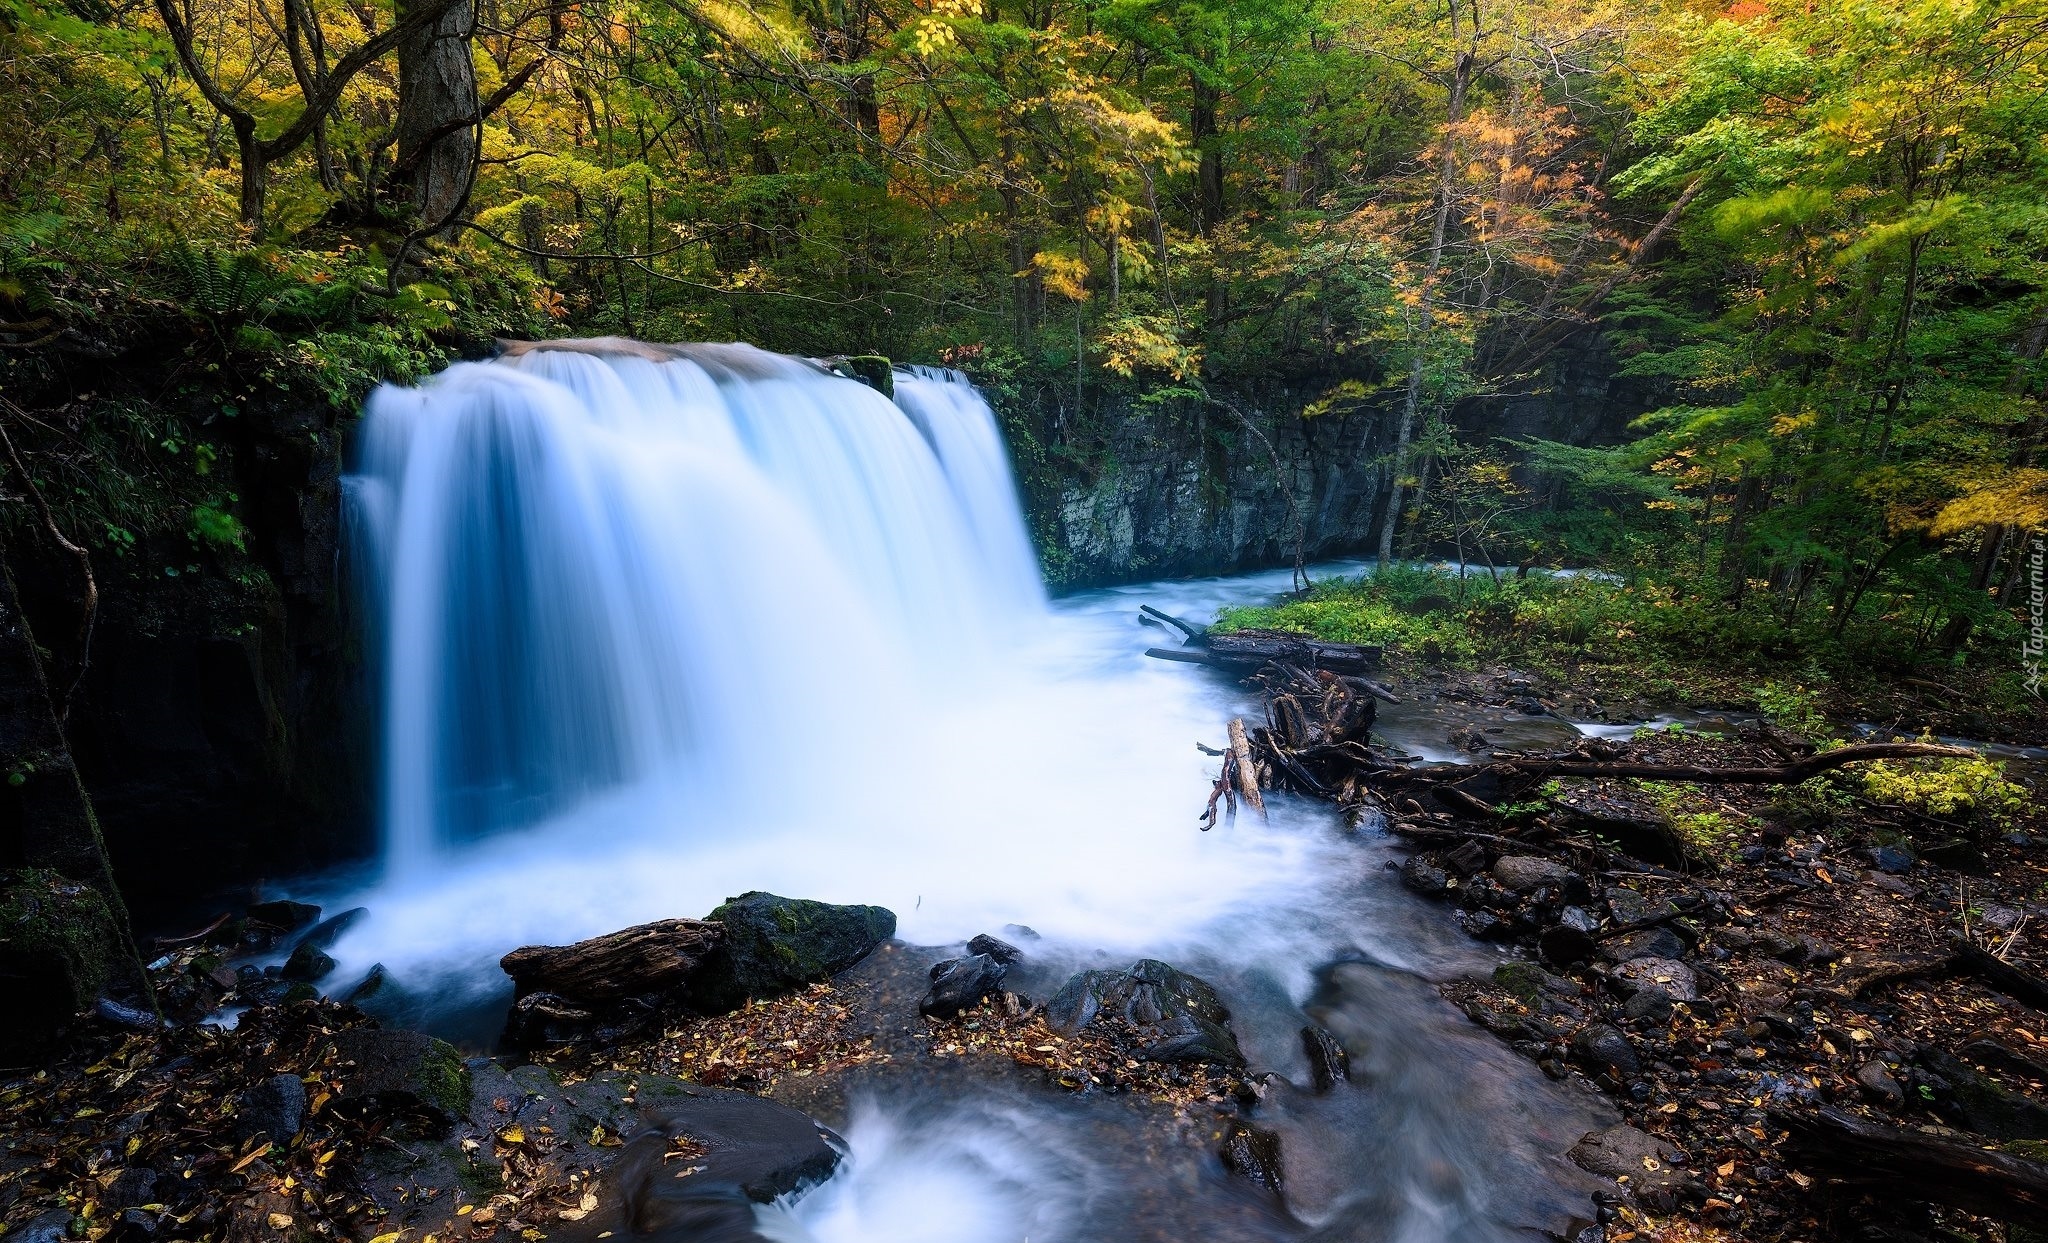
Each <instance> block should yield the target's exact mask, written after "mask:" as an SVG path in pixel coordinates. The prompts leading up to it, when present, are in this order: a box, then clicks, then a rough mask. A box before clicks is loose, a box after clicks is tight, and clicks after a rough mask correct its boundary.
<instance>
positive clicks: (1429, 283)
mask: <svg viewBox="0 0 2048 1243" xmlns="http://www.w3.org/2000/svg"><path fill="white" fill-rule="evenodd" d="M1473 33H1474V34H1475V35H1476V34H1477V33H1478V32H1477V31H1474V32H1473ZM1451 37H1452V38H1454V39H1455V38H1457V37H1458V6H1457V5H1455V4H1453V5H1452V6H1451ZM1472 69H1473V61H1472V56H1471V54H1470V53H1468V52H1460V53H1459V54H1458V63H1457V66H1456V68H1454V69H1453V70H1452V71H1451V97H1450V101H1449V104H1448V106H1447V107H1446V109H1445V114H1446V116H1445V121H1444V129H1443V144H1444V149H1443V154H1442V156H1441V157H1440V158H1439V159H1438V160H1437V186H1436V219H1435V221H1434V222H1433V223H1432V225H1431V227H1430V234H1429V262H1428V264H1427V265H1426V266H1425V267H1424V268H1423V272H1422V292H1421V296H1420V298H1419V299H1418V300H1417V302H1416V306H1415V319H1414V321H1413V322H1414V329H1413V332H1412V333H1411V334H1410V337H1409V349H1410V357H1409V359H1408V387H1407V391H1406V392H1405V393H1404V394H1403V395H1402V398H1401V424H1400V427H1399V428H1398V429H1397V431H1396V432H1395V435H1394V460H1393V465H1392V467H1391V468H1390V469H1389V470H1388V472H1387V474H1388V478H1387V511H1386V517H1385V518H1384V519H1383V520H1382V521H1381V523H1380V549H1379V564H1380V565H1381V566H1382V567H1384V566H1385V565H1386V564H1387V563H1388V562H1389V561H1391V560H1393V558H1394V532H1395V531H1396V530H1398V529H1399V527H1400V524H1401V478H1402V476H1404V475H1405V474H1407V472H1408V445H1409V442H1411V441H1412V440H1414V438H1415V420H1416V418H1417V416H1418V415H1419V414H1420V413H1421V411H1422V381H1423V376H1424V375H1425V373H1426V371H1427V363H1428V354H1429V330H1430V327H1431V325H1432V324H1433V322H1434V320H1435V310H1436V284H1437V279H1438V277H1439V276H1441V275H1442V273H1443V266H1444V239H1445V237H1446V236H1447V235H1448V234H1449V232H1450V227H1451V207H1452V204H1453V200H1454V199H1455V197H1456V195H1455V192H1456V189H1457V176H1458V158H1457V151H1456V150H1455V149H1454V148H1453V147H1452V145H1451V127H1452V126H1454V125H1456V124H1457V123H1458V122H1459V121H1461V120H1463V119H1464V118H1465V94H1466V91H1467V90H1469V89H1470V87H1471V84H1472Z"/></svg>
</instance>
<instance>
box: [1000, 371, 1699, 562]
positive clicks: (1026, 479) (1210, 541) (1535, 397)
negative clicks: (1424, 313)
mask: <svg viewBox="0 0 2048 1243" xmlns="http://www.w3.org/2000/svg"><path fill="white" fill-rule="evenodd" d="M1614 373H1615V360H1614V358H1613V357H1612V355H1611V353H1610V352H1609V350H1608V348H1607V345H1606V342H1605V341H1604V339H1602V338H1599V337H1588V338H1585V339H1584V340H1582V341H1580V342H1578V343H1576V344H1573V345H1571V346H1569V347H1567V348H1564V349H1560V350H1559V351H1557V352H1556V353H1555V354H1554V355H1553V358H1552V360H1551V362H1550V364H1549V365H1548V367H1547V369H1546V370H1545V372H1544V373H1543V374H1541V375H1539V376H1536V377H1532V378H1531V379H1530V380H1529V381H1527V382H1526V383H1523V384H1520V385H1509V386H1508V390H1509V391H1507V392H1506V393H1504V394H1502V395H1500V396H1496V397H1492V398H1488V399H1485V400H1475V401H1470V402H1467V403H1465V404H1464V405H1463V406H1461V407H1460V408H1459V409H1458V411H1457V412H1456V417H1455V422H1456V423H1457V425H1458V427H1459V429H1460V431H1461V432H1462V433H1463V434H1464V435H1465V437H1466V438H1468V439H1491V438H1493V437H1500V436H1508V437H1539V438H1542V439H1548V440H1561V441H1567V442H1570V443H1573V444H1581V445H1586V444H1611V443H1614V442H1616V441H1618V440H1620V439H1622V438H1623V436H1624V435H1625V434H1626V430H1627V426H1628V423H1629V421H1630V420H1631V419H1633V418H1635V417H1636V416H1637V415H1639V414H1641V413H1643V412H1644V411H1646V410H1649V409H1651V408H1653V407H1654V406H1655V405H1656V404H1658V401H1659V398H1660V394H1659V392H1658V390H1657V388H1656V386H1655V385H1654V384H1652V383H1649V382H1645V381H1637V380H1631V379H1628V378H1625V377H1617V376H1616V375H1615V374H1614ZM1326 387H1327V385H1322V384H1315V383H1306V384H1301V385H1297V386H1293V387H1291V388H1283V387H1277V386H1276V387H1273V388H1269V389H1265V390H1262V391H1254V392H1250V393H1246V394H1242V395H1240V396H1237V397H1235V398H1233V402H1232V404H1233V405H1235V406H1236V407H1237V408H1238V409H1239V410H1241V411H1243V412H1244V413H1245V414H1246V415H1247V416H1249V417H1251V418H1252V419H1253V420H1254V421H1255V422H1256V423H1257V425H1258V426H1259V428H1260V429H1261V430H1262V431H1263V432H1264V433H1265V437H1266V440H1265V441H1264V442H1262V441H1260V440H1259V439H1258V438H1257V437H1256V436H1254V435H1252V434H1251V433H1250V432H1248V431H1247V430H1246V429H1245V428H1244V426H1243V424H1242V423H1241V422H1240V421H1239V420H1238V419H1237V418H1236V417H1235V416H1233V415H1232V414H1230V413H1229V412H1228V411H1226V410H1224V409H1221V408H1218V407H1215V406H1201V407H1195V406H1191V405H1181V406H1175V407H1157V408H1149V409H1147V408H1142V407H1139V406H1136V405H1134V404H1126V405H1123V406H1121V407H1118V406H1116V405H1114V403H1113V402H1108V401H1105V406H1106V407H1107V408H1106V409H1101V410H1097V411H1096V412H1095V417H1093V418H1092V419H1091V420H1089V422H1090V425H1091V426H1094V427H1100V428H1105V429H1107V430H1106V431H1102V432H1098V433H1095V434H1094V435H1093V436H1090V435H1087V434H1079V435H1074V436H1072V437H1070V438H1067V439H1065V440H1061V437H1060V431H1061V429H1060V428H1059V427H1058V425H1057V424H1056V423H1053V422H1052V421H1051V420H1048V419H1046V418H1044V417H1043V416H1042V415H1040V416H1039V417H1037V418H1030V417H1027V416H1024V415H1019V414H1018V413H1016V412H1009V414H1010V421H1011V422H1012V433H1013V439H1014V437H1015V434H1016V432H1017V430H1018V427H1017V424H1018V423H1019V422H1022V423H1023V424H1024V425H1025V426H1026V427H1028V428H1029V429H1030V434H1032V435H1034V436H1037V437H1039V438H1041V439H1043V440H1046V441H1054V440H1061V443H1062V451H1061V452H1058V453H1055V454H1050V455H1042V456H1036V457H1034V456H1032V455H1029V454H1020V455H1019V462H1018V465H1019V473H1020V476H1021V478H1022V482H1023V485H1024V493H1025V498H1026V505H1027V508H1028V509H1029V511H1030V517H1031V524H1032V531H1033V534H1034V535H1035V536H1036V537H1037V540H1038V542H1039V546H1040V549H1041V557H1042V560H1043V561H1044V564H1045V566H1046V572H1047V577H1048V579H1049V580H1050V581H1051V582H1052V583H1053V585H1054V586H1055V588H1056V589H1075V588H1082V587H1089V586H1099V585H1104V584H1109V583H1121V582H1141V581H1145V580H1148V579H1157V578H1170V577H1181V576H1190V575H1202V574H1221V573H1230V572H1233V571H1242V570H1250V569H1257V568H1263V567H1268V566H1275V565H1285V564H1287V563H1288V562H1290V561H1291V560H1292V559H1293V555H1294V552H1293V542H1294V536H1293V531H1294V527H1295V518H1294V511H1293V510H1292V509H1290V507H1289V505H1288V502H1287V493H1286V492H1285V491H1283V489H1282V486H1281V481H1282V480H1284V481H1285V484H1286V486H1287V488H1288V489H1291V491H1292V493H1293V495H1294V497H1295V498H1296V502H1297V504H1298V506H1299V510H1300V522H1301V526H1302V528H1303V535H1304V537H1303V541H1302V542H1303V552H1304V554H1305V556H1306V558H1307V559H1308V560H1309V561H1311V562H1313V561H1317V560H1324V559H1329V558H1335V557H1342V556H1348V555H1356V554H1361V553H1370V552H1371V551H1372V550H1373V549H1374V548H1375V547H1376V545H1377V534H1378V530H1379V523H1380V510H1381V506H1382V505H1383V503H1384V498H1383V492H1384V488H1385V481H1384V475H1385V459H1386V457H1387V455H1388V454H1389V453H1390V452H1391V450H1392V446H1393V441H1394V435H1395V430H1396V422H1395V420H1396V419H1397V418H1398V413H1399V406H1398V401H1399V394H1398V392H1395V391H1387V392H1385V393H1383V394H1382V398H1381V401H1380V402H1379V403H1378V404H1377V405H1375V406H1372V407H1369V408H1367V409H1365V410H1361V411H1358V412H1356V413H1350V414H1342V415H1337V414H1326V415H1322V416H1319V417H1315V418H1302V417H1301V416H1300V411H1301V410H1302V408H1303V407H1304V406H1305V405H1306V404H1308V402H1309V401H1311V400H1312V399H1313V398H1314V397H1315V396H1316V395H1317V394H1318V393H1320V392H1321V391H1323V389H1324V388H1326ZM1047 404H1049V402H1048V403H1047ZM1032 413H1036V412H1032ZM1268 444H1270V451H1269V449H1268ZM1276 457H1277V459H1278V469H1277V470H1276V468H1275V459H1276Z"/></svg>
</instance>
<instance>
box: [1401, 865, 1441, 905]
mask: <svg viewBox="0 0 2048 1243" xmlns="http://www.w3.org/2000/svg"><path fill="white" fill-rule="evenodd" d="M1401 883H1402V884H1403V885H1406V886H1407V887H1408V888H1410V889H1412V890H1414V891H1415V892H1416V893H1419V894H1421V895H1423V896H1424V897H1428V898H1438V897H1442V896H1443V895H1444V894H1445V893H1447V892H1449V890H1450V887H1451V878H1450V876H1449V875H1448V874H1447V873H1446V872H1445V871H1444V870H1443V869H1442V868H1440V867H1437V866H1436V865H1435V864H1433V863H1431V862H1430V861H1429V860H1428V859H1426V858H1424V857H1423V856H1421V855H1410V856H1409V857H1408V861H1407V862H1405V863H1403V864H1402V865H1401Z"/></svg>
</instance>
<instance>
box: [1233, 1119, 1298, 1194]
mask: <svg viewBox="0 0 2048 1243" xmlns="http://www.w3.org/2000/svg"><path fill="white" fill-rule="evenodd" d="M1220 1155H1221V1156H1222V1158H1223V1168H1225V1169H1227V1170H1229V1171H1230V1172H1231V1173H1233V1174H1236V1175H1237V1176H1238V1177H1240V1178H1246V1179H1249V1180H1251V1181H1252V1182H1254V1183H1256V1184H1258V1185H1259V1186H1261V1187H1264V1188H1265V1189H1266V1190H1267V1191H1270V1192H1274V1193H1276V1194H1277V1193H1278V1192H1279V1190H1280V1185H1281V1183H1282V1182H1284V1181H1285V1179H1284V1177H1283V1176H1282V1172H1281V1167H1280V1137H1279V1136H1277V1135H1275V1134H1273V1133H1272V1132H1271V1131H1266V1130H1262V1129H1260V1128H1258V1127H1255V1126H1252V1125H1251V1124H1249V1123H1246V1122H1238V1121H1233V1122H1232V1123H1231V1124H1230V1131H1229V1133H1228V1134H1227V1135H1225V1136H1224V1139H1223V1151H1222V1153H1221V1154H1220Z"/></svg>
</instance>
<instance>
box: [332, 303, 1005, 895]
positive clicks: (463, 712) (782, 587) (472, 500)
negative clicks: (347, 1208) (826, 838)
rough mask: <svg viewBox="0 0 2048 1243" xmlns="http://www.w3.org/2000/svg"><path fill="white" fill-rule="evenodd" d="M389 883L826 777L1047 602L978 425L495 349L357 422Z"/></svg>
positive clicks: (804, 391)
mask: <svg viewBox="0 0 2048 1243" xmlns="http://www.w3.org/2000/svg"><path fill="white" fill-rule="evenodd" d="M347 491H348V497H349V502H350V508H351V530H352V532H353V533H354V538H355V541H356V543H357V546H358V548H357V551H358V560H359V563H360V565H361V567H362V570H363V574H364V576H365V577H366V578H367V579H368V583H367V590H368V594H369V604H370V612H371V613H372V615H373V617H374V618H375V619H376V624H375V627H374V631H375V634H374V639H373V642H374V651H375V655H376V661H377V664H378V666H379V668H380V672H381V677H380V692H381V703H382V707H381V716H382V722H381V723H382V729H381V735H382V740H383V743H382V745H383V757H382V759H383V774H382V782H383V785H382V798H381V811H382V816H383V820H384V824H385V832H386V854H387V861H388V865H389V867H390V869H391V870H392V871H393V873H394V874H399V875H403V874H405V873H406V872H408V871H412V870H417V869H419V868H421V867H423V866H425V865H426V864H428V863H429V862H430V861H431V860H432V859H433V858H434V857H435V856H436V855H437V854H438V853H439V852H441V851H443V850H445V849H446V848H448V847H449V846H451V845H453V844H455V843H459V842H461V841H464V840H467V839H470V838H474V837H477V836H481V835H484V834H488V833H491V832H494V831H497V830H501V829H505V828H512V827H518V826H521V825H525V824H530V823H534V822H537V821H539V820H542V819H545V818H547V817H550V816H553V815H555V814H557V813H560V812H562V811H564V810H566V809H567V808H569V807H571V806H573V805H575V804H577V803H579V802H582V801H584V800H586V799H588V798H590V797H592V796H595V795H598V794H601V793H603V792H604V791H607V790H610V789H614V788H617V787H620V786H622V785H627V784H635V783H665V784H669V785H672V786H674V787H675V789H676V790H677V791H678V792H679V794H680V795H682V796H683V797H684V799H685V800H686V803H687V806H688V807H689V809H690V811H691V812H692V813H694V814H698V815H702V816H706V817H715V816H717V815H718V814H719V813H720V811H721V809H722V808H723V807H729V806H731V805H736V804H737V803H738V802H740V801H744V802H745V803H746V804H747V805H748V806H749V807H751V808H756V809H758V808H759V806H760V805H761V803H762V802H763V801H764V800H767V801H772V800H774V799H775V798H776V797H777V796H778V792H781V791H787V790H788V789H789V788H790V785H791V783H790V782H789V781H788V780H787V779H786V772H787V769H786V765H787V764H788V762H789V757H791V756H801V757H805V761H806V763H807V764H809V765H812V767H809V768H807V769H806V772H805V782H804V783H800V784H812V785H815V783H816V782H818V781H821V780H822V781H830V780H832V779H833V774H832V773H830V772H826V771H819V770H818V769H817V768H816V767H815V766H816V765H818V764H824V765H827V766H830V765H831V764H833V763H838V762H844V761H846V759H847V751H848V750H849V748H847V747H846V746H844V745H843V744H844V742H845V740H847V739H850V738H854V737H859V736H863V735H871V734H872V732H873V731H874V730H876V729H877V728H884V729H886V728H887V722H888V720H889V718H890V714H891V713H892V712H896V711H903V710H908V701H907V696H908V695H909V694H912V693H914V692H915V690H916V689H917V688H918V687H919V686H921V685H925V684H929V683H931V682H934V681H937V680H943V679H948V678H955V677H959V676H962V675H963V674H964V673H965V672H966V671H968V670H970V669H972V668H973V667H974V666H975V665H976V663H977V662H978V661H980V660H981V659H983V658H984V657H985V655H986V654H987V652H988V650H989V649H990V647H991V646H992V645H993V644H995V643H997V642H999V641H1001V640H1002V639H1003V638H1005V637H1006V635H1007V632H1010V631H1013V630H1014V629H1015V628H1016V627H1018V626H1019V625H1020V624H1028V622H1029V620H1030V619H1031V618H1033V617H1035V616H1037V615H1038V614H1039V613H1041V612H1042V610H1043V608H1044V592H1043V587H1042V585H1041V584H1040V581H1039V577H1038V570H1037V566H1036V563H1035V560H1034V559H1033V557H1032V553H1031V547H1030V543H1029V540H1028V538H1027V536H1026V535H1025V531H1024V525H1023V519H1022V515H1021V512H1020V510H1019V508H1018V504H1017V499H1016V494H1015V489H1014V486H1013V484H1012V481H1011V477H1010V472H1009V465H1008V461H1007V459H1006V456H1005V454H1004V450H1003V445H1002V440H1001V438H1000V435H999V434H998V431H997V429H996V426H995V421H994V416H993V415H992V413H991V412H990V410H989V408H988V406H987V404H986V403H985V402H984V401H983V400H982V399H981V396H980V394H979V393H978V392H976V391H975V389H974V388H973V386H972V385H970V384H968V383H967V382H966V380H965V378H964V377H961V376H959V375H958V374H957V373H944V372H937V371H922V372H903V373H899V375H898V377H897V400H896V402H895V403H893V404H892V403H891V402H890V401H889V400H888V399H886V398H884V397H882V396H881V395H880V394H878V393H876V392H874V391H873V390H871V389H869V388H867V387H866V386H865V385H862V384H860V383H858V382H855V381H852V380H847V379H843V378H840V377H837V376H834V375H831V374H830V373H828V372H826V371H824V370H823V369H822V368H820V367H818V366H816V365H815V364H811V363H807V362H804V361H801V360H797V359H792V358H786V357H783V356H780V355H775V354H770V353H767V352H765V351H761V350H757V349H754V348H752V347H749V346H743V345H719V346H651V345H644V344H642V343H639V342H629V341H624V340H619V339H601V340H595V341H578V342H549V343H545V344H542V345H534V346H524V347H515V349H514V350H513V351H510V352H508V353H507V354H506V356H504V357H502V358H500V359H498V360H495V361H492V362H488V363H463V364H458V365H456V366H454V367H450V368H449V369H448V370H446V371H444V372H443V373H441V374H440V375H438V376H436V377H434V378H433V379H432V380H430V381H428V382H426V383H425V384H422V385H421V386H419V387H417V388H411V389H404V388H396V387H391V386H386V387H384V388H381V389H379V390H378V391H377V392H376V393H375V394H373V395H372V397H371V398H370V401H369V403H368V405H367V407H366V410H365V416H364V422H363V431H362V445H361V459H360V466H359V469H358V471H357V473H356V474H354V475H353V476H351V477H350V479H349V480H348V488H347Z"/></svg>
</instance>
